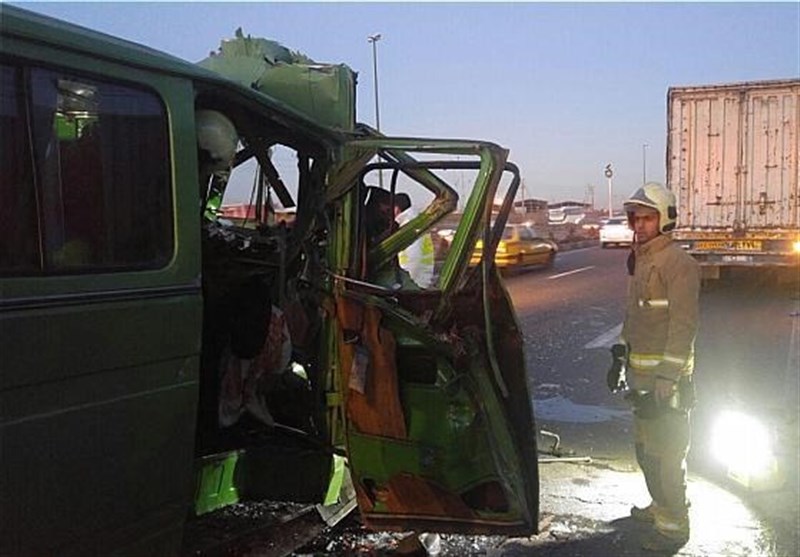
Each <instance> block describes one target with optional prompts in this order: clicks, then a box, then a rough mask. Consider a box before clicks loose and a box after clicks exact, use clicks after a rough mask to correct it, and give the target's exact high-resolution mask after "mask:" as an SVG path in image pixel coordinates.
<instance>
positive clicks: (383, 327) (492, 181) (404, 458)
mask: <svg viewBox="0 0 800 557" xmlns="http://www.w3.org/2000/svg"><path fill="white" fill-rule="evenodd" d="M348 149H349V150H350V152H349V153H348V155H349V156H346V157H344V159H343V160H345V161H347V162H345V163H343V164H341V165H339V166H338V167H336V168H335V169H334V171H333V172H332V176H331V179H330V180H329V182H328V183H329V189H328V201H329V203H330V204H331V206H334V207H340V208H341V210H339V211H338V212H336V213H335V214H334V215H333V218H334V219H335V220H336V222H335V223H334V224H333V226H332V227H331V229H332V230H333V231H334V234H333V237H332V238H330V241H331V242H332V249H330V250H328V251H329V254H330V258H331V261H330V265H329V268H330V269H331V271H330V272H331V280H332V282H333V292H334V297H335V305H336V310H335V311H336V319H334V320H331V322H330V325H329V330H328V333H329V337H328V338H329V350H330V353H331V354H332V357H331V358H330V361H331V362H336V366H335V367H336V368H338V370H339V372H338V373H336V374H333V375H332V376H331V377H330V378H329V384H328V386H327V391H328V394H327V396H328V400H329V408H330V411H329V420H328V421H329V424H330V425H331V426H332V427H333V428H334V431H333V434H332V438H333V439H337V438H339V439H341V438H345V439H346V445H347V453H348V457H349V465H350V472H351V477H352V480H353V483H354V486H355V489H356V493H357V498H358V503H359V506H360V509H361V512H362V515H363V517H364V519H365V521H366V522H367V524H368V525H369V526H371V527H373V528H381V529H397V530H408V529H418V530H433V531H439V532H459V533H505V534H530V533H534V532H535V531H536V528H537V523H538V469H537V451H536V429H535V425H534V418H533V414H532V410H531V402H530V398H529V396H528V392H527V380H526V373H525V365H524V362H525V360H524V355H523V341H522V336H521V334H520V329H519V326H518V322H517V319H516V316H515V314H514V310H513V306H512V304H511V301H510V298H509V296H508V293H507V292H506V290H505V288H504V286H503V284H502V281H501V280H500V278H499V275H498V273H497V271H496V269H495V268H494V265H493V255H494V249H495V247H496V245H497V237H496V236H497V233H496V232H497V230H500V231H502V228H503V225H504V223H505V221H506V219H507V217H508V213H509V211H510V207H511V203H512V200H513V197H514V193H515V191H516V188H517V186H518V184H519V176H518V173H517V172H516V168H515V167H514V166H513V165H510V164H507V163H506V156H507V152H506V151H505V150H503V149H501V148H499V147H497V146H496V145H493V144H490V143H480V142H469V141H444V140H427V139H426V140H422V139H392V138H385V137H374V138H368V139H363V140H356V141H353V142H351V143H349V144H348ZM376 154H380V157H381V160H382V161H385V162H381V163H379V164H372V165H365V161H369V160H371V159H373V157H374V156H375V155H376ZM412 154H413V155H414V156H412ZM380 173H383V174H385V175H387V176H388V177H389V183H388V184H387V187H386V188H385V190H384V194H382V195H385V194H388V196H389V199H394V198H396V197H400V196H402V195H403V194H406V195H409V197H410V198H412V199H414V200H416V201H419V200H420V199H423V196H422V195H421V194H420V193H419V192H417V191H414V190H413V188H419V189H420V190H424V191H425V192H427V196H428V197H427V198H424V199H429V200H430V202H429V203H427V206H425V208H424V209H423V210H421V211H420V212H419V214H418V215H417V216H416V217H414V218H412V219H411V220H410V221H409V222H407V223H405V224H404V225H402V226H397V225H396V224H394V221H391V223H390V224H391V227H390V228H391V229H390V230H388V231H387V234H386V235H385V237H384V236H376V234H375V228H374V226H371V222H373V221H371V219H374V218H375V215H374V210H375V208H374V207H372V206H371V205H370V201H369V197H370V196H371V195H377V193H376V192H375V187H374V186H369V185H367V184H368V183H374V182H375V181H378V182H380V181H382V177H380V176H379V174H380ZM504 173H506V175H507V176H511V185H510V186H509V187H508V192H507V196H506V201H505V203H504V204H503V207H502V208H501V212H500V214H499V215H497V216H496V218H495V219H494V221H495V227H494V230H495V234H490V231H489V229H488V227H487V223H489V222H491V217H492V214H491V210H492V203H493V200H494V198H495V195H496V193H497V190H498V184H499V183H500V181H501V178H502V177H503V174H504ZM445 175H446V176H447V177H448V178H449V177H451V176H454V177H455V178H456V179H458V180H463V178H464V176H465V175H466V176H468V177H470V178H472V179H474V185H473V188H472V191H471V193H470V195H469V197H468V199H467V200H466V203H465V205H464V207H463V210H462V211H455V209H456V208H457V205H458V194H457V192H456V189H455V188H454V187H451V186H450V185H448V183H447V182H445V181H444V176H445ZM376 177H377V180H375V178H376ZM454 215H455V216H454ZM498 226H499V229H498V228H497V227H498ZM442 231H445V232H446V234H440V233H441V232H442ZM426 234H430V235H431V236H433V237H434V238H435V243H436V244H437V248H439V249H435V250H434V251H435V253H436V255H437V256H436V257H434V259H435V264H434V272H433V277H432V279H431V280H430V281H429V284H426V285H420V284H416V283H415V282H414V281H413V280H411V277H410V275H409V273H408V272H406V271H405V270H403V269H402V268H399V266H398V265H397V254H398V253H399V252H400V251H401V250H403V249H406V248H407V247H408V246H410V245H411V244H412V243H413V242H414V241H419V240H420V239H423V238H424V236H425V235H426ZM479 236H482V237H483V245H484V246H486V248H487V249H485V250H484V253H485V254H486V257H485V259H484V262H483V263H482V264H481V265H480V266H477V267H472V268H469V266H468V265H469V260H470V257H471V255H472V252H473V250H474V248H475V243H476V240H477V239H478V237H479ZM445 238H447V239H445ZM442 243H444V245H441V244H442ZM387 267H388V269H389V272H388V273H387V272H386V269H387ZM387 274H388V276H390V277H392V276H394V277H398V278H397V280H390V281H389V282H386V281H385V280H384V279H385V277H386V276H387ZM337 428H339V429H338V430H337Z"/></svg>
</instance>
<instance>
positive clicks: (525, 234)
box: [519, 226, 533, 240]
mask: <svg viewBox="0 0 800 557" xmlns="http://www.w3.org/2000/svg"><path fill="white" fill-rule="evenodd" d="M519 239H520V240H533V233H532V232H531V229H530V228H526V227H524V226H523V227H521V228H520V229H519Z"/></svg>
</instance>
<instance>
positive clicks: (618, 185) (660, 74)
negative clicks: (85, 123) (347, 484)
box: [11, 2, 800, 207]
mask: <svg viewBox="0 0 800 557" xmlns="http://www.w3.org/2000/svg"><path fill="white" fill-rule="evenodd" d="M11 3H12V4H14V5H17V6H20V7H23V8H27V9H29V10H32V11H35V12H39V13H42V14H45V15H50V16H54V17H58V18H60V19H64V20H67V21H69V22H72V23H76V24H79V25H82V26H85V27H89V28H92V29H96V30H99V31H102V32H105V33H109V34H112V35H116V36H119V37H122V38H125V39H128V40H132V41H135V42H138V43H142V44H145V45H148V46H150V47H152V48H156V49H158V50H162V51H165V52H168V53H170V54H173V55H176V56H178V57H180V58H183V59H185V60H188V61H191V62H197V61H199V60H202V59H204V58H206V57H207V56H208V55H209V53H210V52H211V51H215V50H216V49H217V48H218V47H219V44H220V41H221V40H223V39H230V38H233V36H234V33H235V31H236V29H237V28H240V27H241V28H242V30H243V32H244V33H245V35H251V36H253V37H263V38H268V39H272V40H276V41H278V42H280V43H282V44H283V45H284V46H286V47H288V48H290V49H292V50H297V51H300V52H302V53H304V54H306V55H307V56H309V57H310V58H312V59H314V60H315V61H317V62H328V63H345V64H347V65H348V66H350V67H351V68H352V69H353V70H355V71H356V72H358V85H357V93H356V95H357V103H358V104H357V119H358V120H359V121H361V122H365V123H367V124H371V125H374V124H375V98H374V85H373V83H374V82H373V50H372V45H371V44H370V43H369V42H368V41H367V37H368V36H369V35H372V34H375V33H380V34H381V40H380V41H378V42H377V44H376V47H377V48H376V52H377V64H378V93H379V95H378V96H379V101H380V121H381V131H382V132H383V133H384V134H386V135H394V136H409V137H443V138H464V139H481V140H487V141H493V142H495V143H498V144H500V145H502V146H503V147H505V148H507V149H509V150H510V155H509V160H511V161H513V162H515V163H516V164H517V165H518V166H519V167H520V169H521V173H522V178H523V180H524V185H525V192H526V195H527V197H537V198H541V199H546V200H548V201H551V202H553V201H563V200H567V199H570V200H577V201H592V194H591V192H592V190H593V191H594V199H593V200H594V202H595V203H596V205H598V206H601V207H603V206H607V197H608V193H607V192H608V182H607V180H606V178H605V177H604V175H603V170H604V168H605V166H606V165H607V164H609V163H611V164H612V167H613V169H614V178H613V189H614V205H615V206H618V205H619V204H621V201H622V199H624V198H625V197H627V196H628V195H629V194H630V193H632V192H633V191H634V190H635V189H636V188H637V187H638V186H639V185H641V183H642V180H643V178H646V179H647V180H648V181H652V180H655V181H660V182H663V181H664V180H665V174H666V164H665V160H666V96H667V90H668V88H669V87H671V86H680V85H702V84H717V83H729V82H739V81H756V80H765V79H785V78H797V77H800V2H777V3H766V2H759V3H744V2H732V3H723V2H712V3H691V2H680V3H638V2H624V3H601V2H589V3H569V2H557V3H538V2H530V3H523V2H512V3H502V2H488V3H477V2H469V3H458V2H445V3H433V2H418V3H405V2H358V3H340V2H322V3H315V2H284V3H272V2H258V3H256V2H248V3H237V2H208V3H205V2H193V3H184V2H146V3H145V2H120V3H117V2H11Z"/></svg>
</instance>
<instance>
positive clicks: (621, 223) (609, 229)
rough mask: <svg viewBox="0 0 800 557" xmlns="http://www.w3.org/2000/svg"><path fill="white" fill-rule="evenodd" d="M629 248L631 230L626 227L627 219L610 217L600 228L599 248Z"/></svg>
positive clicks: (631, 239)
mask: <svg viewBox="0 0 800 557" xmlns="http://www.w3.org/2000/svg"><path fill="white" fill-rule="evenodd" d="M611 244H614V245H616V246H630V245H631V244H633V230H632V229H631V227H630V226H628V218H627V217H612V218H610V219H608V220H607V221H606V222H604V223H603V225H602V226H601V227H600V247H602V248H605V247H608V246H609V245H611Z"/></svg>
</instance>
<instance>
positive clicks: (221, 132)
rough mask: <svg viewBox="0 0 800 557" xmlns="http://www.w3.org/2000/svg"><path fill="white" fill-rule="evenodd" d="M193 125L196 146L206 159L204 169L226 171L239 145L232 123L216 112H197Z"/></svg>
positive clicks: (237, 135)
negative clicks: (195, 133)
mask: <svg viewBox="0 0 800 557" xmlns="http://www.w3.org/2000/svg"><path fill="white" fill-rule="evenodd" d="M195 125H196V126H197V145H198V146H199V147H200V149H201V150H203V151H205V152H206V154H207V157H208V158H207V159H206V161H205V162H207V163H208V164H206V169H207V170H210V171H217V170H227V169H228V168H229V167H230V166H231V163H233V157H234V155H236V147H237V145H238V144H239V134H238V133H236V127H235V126H234V125H233V122H231V121H230V119H228V117H227V116H225V115H224V114H222V113H221V112H217V111H216V110H198V111H197V112H196V113H195Z"/></svg>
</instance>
